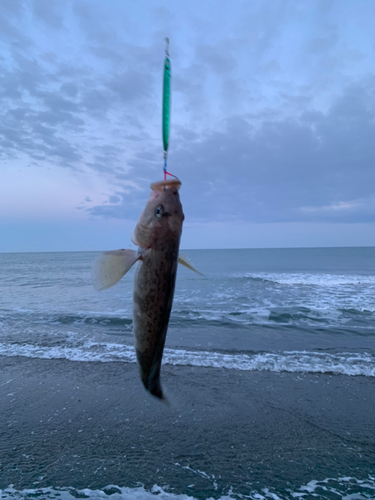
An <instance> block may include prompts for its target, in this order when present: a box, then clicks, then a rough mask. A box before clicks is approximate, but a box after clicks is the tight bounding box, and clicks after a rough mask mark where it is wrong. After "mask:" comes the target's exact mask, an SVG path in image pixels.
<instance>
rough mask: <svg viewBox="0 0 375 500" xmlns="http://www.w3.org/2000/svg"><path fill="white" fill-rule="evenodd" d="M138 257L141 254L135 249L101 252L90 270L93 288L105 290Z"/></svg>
mask: <svg viewBox="0 0 375 500" xmlns="http://www.w3.org/2000/svg"><path fill="white" fill-rule="evenodd" d="M140 258H141V254H140V253H138V252H136V251H135V250H113V251H111V252H104V253H102V255H101V256H100V257H99V258H98V259H97V260H96V261H95V262H94V264H93V267H92V270H91V278H92V284H93V285H94V288H95V289H96V290H105V289H106V288H110V287H111V286H113V285H115V284H116V283H117V282H118V281H120V279H121V278H122V277H123V276H124V274H126V273H127V272H128V271H129V269H130V268H131V267H132V265H133V264H135V262H137V260H139V259H140Z"/></svg>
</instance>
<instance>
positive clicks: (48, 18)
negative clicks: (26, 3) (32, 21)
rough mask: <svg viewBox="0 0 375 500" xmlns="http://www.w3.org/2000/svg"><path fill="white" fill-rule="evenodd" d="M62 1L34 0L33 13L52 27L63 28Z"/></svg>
mask: <svg viewBox="0 0 375 500" xmlns="http://www.w3.org/2000/svg"><path fill="white" fill-rule="evenodd" d="M60 7H61V2H59V1H57V0H33V14H34V16H35V17H36V18H37V19H40V20H41V21H42V22H43V23H45V24H46V25H47V26H48V27H50V28H52V29H61V28H63V20H62V13H61V10H60Z"/></svg>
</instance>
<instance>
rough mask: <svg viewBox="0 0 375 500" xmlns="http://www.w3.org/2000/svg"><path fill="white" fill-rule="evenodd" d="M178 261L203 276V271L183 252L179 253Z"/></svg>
mask: <svg viewBox="0 0 375 500" xmlns="http://www.w3.org/2000/svg"><path fill="white" fill-rule="evenodd" d="M178 263H179V264H182V265H183V266H185V267H187V268H189V269H190V270H191V271H194V272H195V273H198V274H200V275H201V276H203V274H202V273H200V272H199V271H198V270H197V269H195V267H194V266H193V264H192V263H191V262H190V260H189V259H188V258H187V257H186V256H185V255H183V254H182V253H180V254H179V255H178Z"/></svg>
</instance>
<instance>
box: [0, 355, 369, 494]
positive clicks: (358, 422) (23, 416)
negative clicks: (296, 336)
mask: <svg viewBox="0 0 375 500" xmlns="http://www.w3.org/2000/svg"><path fill="white" fill-rule="evenodd" d="M162 384H163V386H164V388H165V392H166V395H167V397H168V398H169V401H170V404H169V405H167V404H163V403H161V402H160V401H158V400H156V399H155V398H152V397H151V396H149V395H148V394H146V392H145V391H144V389H143V387H142V386H141V383H140V381H139V379H138V371H137V366H136V365H135V364H131V363H129V364H128V363H112V362H111V363H102V362H98V363H95V362H90V363H86V362H72V361H67V360H41V359H32V358H25V357H9V358H8V357H2V358H1V376H0V401H1V405H0V489H1V488H6V487H8V486H9V485H10V484H13V486H14V488H16V489H22V488H40V487H47V486H48V487H50V486H53V487H68V486H69V487H74V488H78V489H79V488H91V489H97V488H103V487H105V486H107V485H110V484H112V485H119V486H127V487H136V486H139V485H140V484H141V485H143V486H144V487H145V488H147V489H150V488H152V486H153V485H154V484H157V485H159V486H162V487H165V488H168V487H169V491H170V492H173V493H175V494H178V493H186V494H190V495H191V496H194V497H195V498H208V497H210V496H211V497H213V498H219V497H220V496H221V495H222V494H223V492H225V491H226V490H229V489H230V488H233V491H235V492H236V493H237V494H240V493H242V494H246V493H248V492H249V490H255V489H256V490H259V489H260V488H264V487H267V488H270V487H271V488H273V487H274V488H277V490H278V492H282V491H283V490H284V489H285V488H291V489H295V488H299V487H300V486H301V485H302V484H307V483H308V482H309V481H311V480H319V481H320V480H324V479H325V478H332V477H333V478H338V477H342V476H351V477H356V478H363V479H365V478H366V477H368V476H369V475H371V474H374V472H375V417H374V415H375V390H374V389H375V379H374V378H373V377H362V376H358V377H353V376H351V377H348V376H345V375H327V374H325V375H317V374H301V373H299V374H298V373H296V374H293V373H272V372H269V371H263V372H256V371H253V372H251V371H238V370H225V369H215V368H202V367H199V368H197V367H190V366H188V367H183V366H177V367H174V366H168V365H166V366H163V370H162Z"/></svg>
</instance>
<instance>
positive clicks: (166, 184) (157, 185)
mask: <svg viewBox="0 0 375 500" xmlns="http://www.w3.org/2000/svg"><path fill="white" fill-rule="evenodd" d="M180 186H181V181H180V179H177V177H176V178H175V179H168V180H165V181H159V182H153V183H152V184H151V186H150V187H151V189H152V191H164V190H165V189H166V188H171V187H175V188H176V189H177V190H179V189H180Z"/></svg>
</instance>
